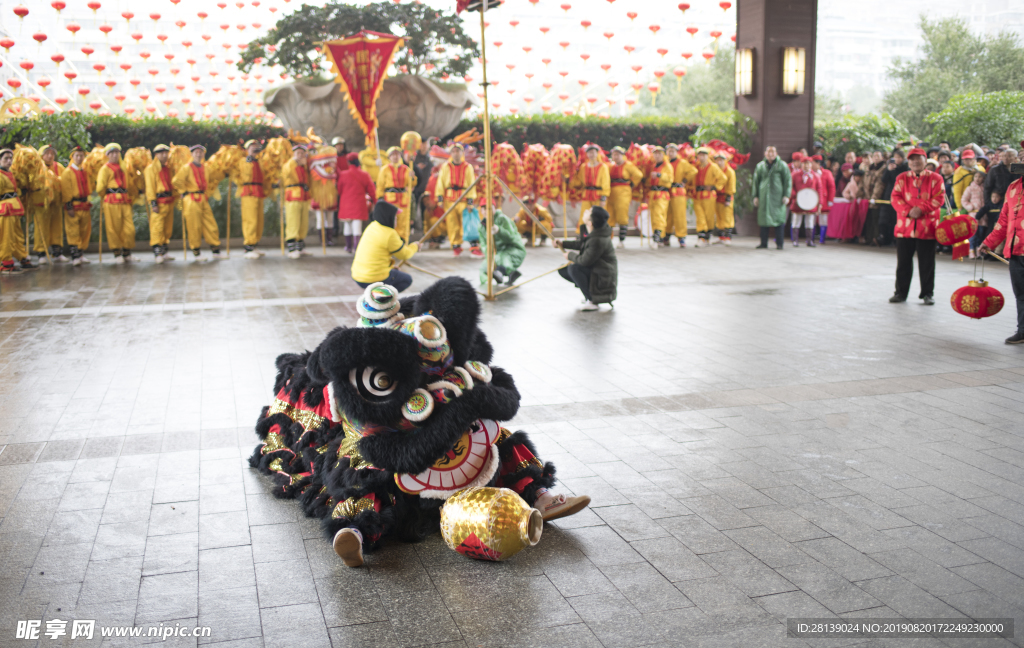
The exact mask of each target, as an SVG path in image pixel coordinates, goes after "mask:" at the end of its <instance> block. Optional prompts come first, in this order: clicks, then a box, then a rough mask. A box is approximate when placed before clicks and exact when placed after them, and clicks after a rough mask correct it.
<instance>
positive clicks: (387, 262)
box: [352, 201, 419, 292]
mask: <svg viewBox="0 0 1024 648" xmlns="http://www.w3.org/2000/svg"><path fill="white" fill-rule="evenodd" d="M397 216H398V208H397V207H395V205H393V204H391V203H387V202H383V201H378V202H377V203H375V204H374V206H373V213H372V214H370V224H369V225H368V226H367V227H366V229H364V230H363V236H362V238H360V239H359V245H358V246H357V247H356V255H355V257H354V258H353V259H352V280H353V281H355V282H356V283H357V284H359V287H360V288H366V287H367V286H369V285H370V284H374V283H377V282H383V283H386V284H387V285H389V286H393V287H394V288H395V289H396V290H398V292H402V291H403V290H405V289H406V288H408V287H409V286H411V285H412V277H411V276H409V274H408V273H406V272H402V271H401V270H399V269H398V268H395V267H393V263H392V261H391V259H392V258H395V259H398V260H399V261H404V260H406V259H410V258H412V256H413V255H414V254H416V252H417V251H418V250H419V244H417V243H408V244H407V243H406V242H405V241H404V240H403V239H402V237H401V236H399V235H398V232H396V231H395V219H396V218H397Z"/></svg>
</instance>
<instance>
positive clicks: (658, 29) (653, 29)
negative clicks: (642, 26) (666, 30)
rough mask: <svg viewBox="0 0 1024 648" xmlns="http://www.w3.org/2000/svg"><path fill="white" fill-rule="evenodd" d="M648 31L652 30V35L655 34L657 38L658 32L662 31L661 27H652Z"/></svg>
mask: <svg viewBox="0 0 1024 648" xmlns="http://www.w3.org/2000/svg"><path fill="white" fill-rule="evenodd" d="M647 29H650V30H651V33H652V34H654V35H655V36H657V35H658V32H659V31H661V25H651V26H650V27H648V28H647Z"/></svg>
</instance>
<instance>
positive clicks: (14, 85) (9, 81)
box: [7, 77, 21, 90]
mask: <svg viewBox="0 0 1024 648" xmlns="http://www.w3.org/2000/svg"><path fill="white" fill-rule="evenodd" d="M7 85H9V86H11V87H12V88H14V89H15V90H17V89H18V88H20V87H21V81H19V80H18V79H16V78H14V77H11V78H10V79H7Z"/></svg>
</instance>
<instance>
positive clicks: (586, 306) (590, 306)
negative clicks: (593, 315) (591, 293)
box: [580, 299, 601, 311]
mask: <svg viewBox="0 0 1024 648" xmlns="http://www.w3.org/2000/svg"><path fill="white" fill-rule="evenodd" d="M600 309H601V307H600V306H598V305H597V304H595V303H594V302H592V301H590V300H589V299H588V300H586V301H585V302H583V305H582V306H580V310H581V311H596V310H600Z"/></svg>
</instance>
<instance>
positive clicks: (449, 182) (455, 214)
mask: <svg viewBox="0 0 1024 648" xmlns="http://www.w3.org/2000/svg"><path fill="white" fill-rule="evenodd" d="M474 182H476V173H475V172H474V171H473V167H472V166H470V164H469V163H468V162H466V161H465V149H463V147H462V144H459V143H458V142H456V143H455V144H454V145H452V150H451V158H449V159H448V161H447V162H445V163H444V165H443V166H442V167H441V171H440V172H439V173H438V174H437V185H436V186H435V187H434V196H435V197H436V198H437V202H439V203H441V204H442V210H441V213H442V214H443V213H445V212H447V211H448V209H449V208H450V207H451V206H452V205H455V202H456V201H457V200H458V199H459V196H461V195H462V192H463V191H465V190H466V189H467V188H469V187H470V186H471V185H473V183H474ZM475 200H476V187H475V186H473V188H472V189H470V190H469V192H468V193H467V194H466V197H465V198H463V199H462V202H460V203H459V204H457V205H455V209H454V210H453V211H452V213H451V214H448V218H446V219H445V224H446V225H447V226H448V241H449V242H450V243H451V244H452V254H454V255H455V256H459V255H460V254H462V212H463V211H464V210H465V209H466V207H471V206H472V205H473V201H475Z"/></svg>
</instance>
